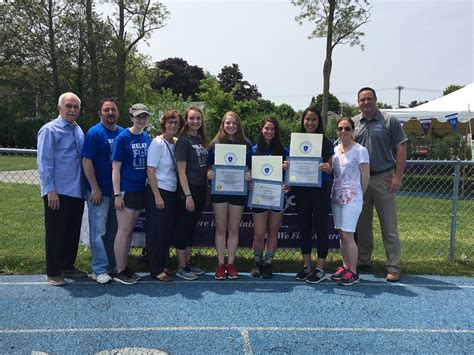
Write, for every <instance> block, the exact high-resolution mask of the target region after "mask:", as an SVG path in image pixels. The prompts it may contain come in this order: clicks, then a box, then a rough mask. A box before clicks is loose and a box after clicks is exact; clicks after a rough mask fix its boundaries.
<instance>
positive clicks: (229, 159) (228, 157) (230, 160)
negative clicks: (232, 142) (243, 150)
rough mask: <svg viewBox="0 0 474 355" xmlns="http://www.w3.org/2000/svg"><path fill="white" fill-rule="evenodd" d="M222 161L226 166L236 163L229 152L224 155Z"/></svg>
mask: <svg viewBox="0 0 474 355" xmlns="http://www.w3.org/2000/svg"><path fill="white" fill-rule="evenodd" d="M224 161H225V162H226V164H227V165H234V164H235V163H237V157H236V155H235V154H234V153H232V152H230V153H227V154H226V155H224Z"/></svg>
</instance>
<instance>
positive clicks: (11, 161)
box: [0, 155, 37, 171]
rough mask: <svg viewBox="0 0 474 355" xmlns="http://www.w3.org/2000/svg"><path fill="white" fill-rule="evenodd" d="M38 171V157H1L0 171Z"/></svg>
mask: <svg viewBox="0 0 474 355" xmlns="http://www.w3.org/2000/svg"><path fill="white" fill-rule="evenodd" d="M32 169H37V167H36V157H33V156H24V155H0V171H9V170H32Z"/></svg>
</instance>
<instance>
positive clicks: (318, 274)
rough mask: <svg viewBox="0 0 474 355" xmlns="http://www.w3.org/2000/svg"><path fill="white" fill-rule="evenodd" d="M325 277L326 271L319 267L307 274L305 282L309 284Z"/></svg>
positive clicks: (318, 281)
mask: <svg viewBox="0 0 474 355" xmlns="http://www.w3.org/2000/svg"><path fill="white" fill-rule="evenodd" d="M325 278H326V273H325V272H324V271H323V270H321V269H317V268H316V269H314V271H313V272H312V273H311V274H309V275H308V277H307V278H306V282H309V283H310V284H317V283H320V282H321V281H323V280H324V279H325Z"/></svg>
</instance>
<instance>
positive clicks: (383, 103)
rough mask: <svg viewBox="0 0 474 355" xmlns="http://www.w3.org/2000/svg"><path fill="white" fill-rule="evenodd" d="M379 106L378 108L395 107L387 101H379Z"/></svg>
mask: <svg viewBox="0 0 474 355" xmlns="http://www.w3.org/2000/svg"><path fill="white" fill-rule="evenodd" d="M377 108H378V109H392V108H393V107H392V106H390V105H389V104H386V103H385V102H382V101H377Z"/></svg>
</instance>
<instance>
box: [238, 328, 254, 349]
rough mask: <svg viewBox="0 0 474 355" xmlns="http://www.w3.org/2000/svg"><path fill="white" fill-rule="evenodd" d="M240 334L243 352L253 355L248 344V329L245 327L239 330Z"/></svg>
mask: <svg viewBox="0 0 474 355" xmlns="http://www.w3.org/2000/svg"><path fill="white" fill-rule="evenodd" d="M240 335H242V339H243V341H244V354H245V355H253V351H252V346H251V345H250V338H249V331H248V330H247V329H244V330H241V331H240Z"/></svg>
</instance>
